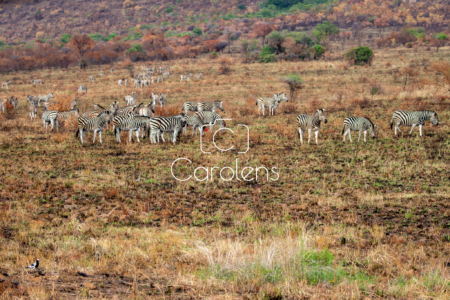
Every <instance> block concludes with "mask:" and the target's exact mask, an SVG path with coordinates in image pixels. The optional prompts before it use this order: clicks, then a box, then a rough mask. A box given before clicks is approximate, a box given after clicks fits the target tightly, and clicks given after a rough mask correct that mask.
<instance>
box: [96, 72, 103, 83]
mask: <svg viewBox="0 0 450 300" xmlns="http://www.w3.org/2000/svg"><path fill="white" fill-rule="evenodd" d="M104 75H105V73H98V76H104ZM94 82H95V80H94Z"/></svg>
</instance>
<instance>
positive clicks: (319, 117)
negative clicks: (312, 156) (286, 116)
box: [297, 108, 328, 145]
mask: <svg viewBox="0 0 450 300" xmlns="http://www.w3.org/2000/svg"><path fill="white" fill-rule="evenodd" d="M321 122H324V123H325V124H326V123H327V122H328V121H327V118H326V116H325V109H323V108H321V109H318V110H317V111H316V113H315V114H314V116H308V115H299V116H298V117H297V124H298V133H299V135H300V142H301V143H302V145H303V133H304V132H305V131H306V130H308V144H309V142H310V140H311V131H314V134H315V137H316V144H317V145H318V144H319V143H318V141H317V137H318V135H319V129H320V123H321Z"/></svg>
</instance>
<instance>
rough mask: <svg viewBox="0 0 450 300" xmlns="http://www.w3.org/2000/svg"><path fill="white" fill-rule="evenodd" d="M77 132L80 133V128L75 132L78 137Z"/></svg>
mask: <svg viewBox="0 0 450 300" xmlns="http://www.w3.org/2000/svg"><path fill="white" fill-rule="evenodd" d="M78 133H80V128H78V129H77V132H75V137H76V138H77V137H78Z"/></svg>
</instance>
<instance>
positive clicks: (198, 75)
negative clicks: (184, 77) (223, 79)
mask: <svg viewBox="0 0 450 300" xmlns="http://www.w3.org/2000/svg"><path fill="white" fill-rule="evenodd" d="M202 76H203V73H198V74H197V75H194V79H197V80H200V79H201V78H202Z"/></svg>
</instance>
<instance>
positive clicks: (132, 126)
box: [113, 114, 151, 143]
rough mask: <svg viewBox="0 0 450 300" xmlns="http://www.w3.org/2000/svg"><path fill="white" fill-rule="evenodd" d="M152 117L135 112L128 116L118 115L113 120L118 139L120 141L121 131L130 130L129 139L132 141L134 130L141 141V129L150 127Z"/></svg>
mask: <svg viewBox="0 0 450 300" xmlns="http://www.w3.org/2000/svg"><path fill="white" fill-rule="evenodd" d="M150 120H151V117H146V116H136V115H134V114H130V115H126V116H117V117H115V118H114V120H113V124H114V128H115V129H114V130H115V133H116V140H117V141H118V142H119V143H120V132H121V131H129V140H130V142H131V136H132V135H133V131H134V132H135V133H136V139H137V141H138V143H140V141H139V131H140V129H141V128H147V129H148V128H149V127H150V126H149V124H150Z"/></svg>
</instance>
